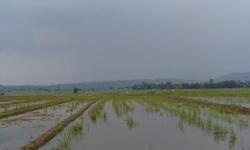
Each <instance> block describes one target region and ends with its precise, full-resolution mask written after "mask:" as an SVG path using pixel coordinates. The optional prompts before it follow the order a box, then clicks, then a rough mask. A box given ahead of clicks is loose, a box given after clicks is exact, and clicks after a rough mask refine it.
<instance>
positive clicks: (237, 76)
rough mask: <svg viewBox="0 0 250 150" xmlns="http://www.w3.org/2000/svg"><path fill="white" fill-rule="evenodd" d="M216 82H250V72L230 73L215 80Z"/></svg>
mask: <svg viewBox="0 0 250 150" xmlns="http://www.w3.org/2000/svg"><path fill="white" fill-rule="evenodd" d="M215 80H216V81H226V80H240V81H250V72H245V73H230V74H227V75H224V76H221V77H218V78H216V79H215Z"/></svg>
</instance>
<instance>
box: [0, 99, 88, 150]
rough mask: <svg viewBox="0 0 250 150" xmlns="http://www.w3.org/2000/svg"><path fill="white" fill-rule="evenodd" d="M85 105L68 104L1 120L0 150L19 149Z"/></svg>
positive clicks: (77, 103)
mask: <svg viewBox="0 0 250 150" xmlns="http://www.w3.org/2000/svg"><path fill="white" fill-rule="evenodd" d="M85 104H86V103H81V102H68V103H64V104H60V105H55V106H50V107H45V108H43V109H38V110H35V111H30V112H27V113H24V114H20V115H16V116H13V117H8V118H3V119H0V149H1V150H9V149H13V150H14V149H17V148H18V147H19V146H21V145H23V144H26V143H27V142H29V141H31V140H32V139H33V138H35V137H37V136H38V135H39V134H42V133H43V132H45V131H46V130H48V129H49V128H50V127H51V126H52V125H54V124H55V123H56V122H59V121H60V120H62V119H63V118H65V117H67V116H70V115H71V114H72V113H74V112H75V111H77V110H79V109H80V108H81V107H83V106H84V105H85Z"/></svg>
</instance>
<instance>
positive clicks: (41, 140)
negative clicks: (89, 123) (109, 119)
mask: <svg viewBox="0 0 250 150" xmlns="http://www.w3.org/2000/svg"><path fill="white" fill-rule="evenodd" d="M95 102H96V101H93V102H89V103H88V104H87V105H86V106H84V107H83V108H81V109H80V110H79V111H77V112H76V113H75V114H73V115H71V116H69V117H67V118H65V119H64V120H62V121H61V122H59V123H57V124H56V125H54V126H53V127H52V128H50V129H49V130H47V131H46V132H44V133H43V134H41V135H40V136H38V137H37V138H36V139H34V140H32V141H31V142H30V143H28V144H26V145H23V146H21V147H20V148H19V149H18V150H37V149H39V148H40V147H42V146H43V145H45V144H46V143H47V142H49V141H50V140H51V139H52V138H54V137H55V136H56V135H57V134H58V133H59V132H60V131H62V130H63V129H64V128H65V127H67V126H68V125H69V124H70V123H71V122H72V121H74V120H76V119H77V118H78V117H79V116H81V115H82V114H83V113H84V112H85V111H86V110H87V109H88V108H89V107H90V106H91V105H93V104H94V103H95Z"/></svg>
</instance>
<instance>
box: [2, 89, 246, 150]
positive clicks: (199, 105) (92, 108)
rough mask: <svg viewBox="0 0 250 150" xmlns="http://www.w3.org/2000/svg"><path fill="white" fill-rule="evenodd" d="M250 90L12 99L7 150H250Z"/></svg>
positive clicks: (26, 94) (13, 95)
mask: <svg viewBox="0 0 250 150" xmlns="http://www.w3.org/2000/svg"><path fill="white" fill-rule="evenodd" d="M249 121H250V89H247V88H246V89H245V88H242V89H199V90H198V89H197V90H196V89H190V90H183V89H174V90H126V89H122V90H96V91H81V92H78V93H77V94H73V92H71V91H56V92H55V91H54V92H42V91H41V92H38V91H36V92H33V91H23V92H6V93H5V94H4V95H0V150H35V149H40V150H81V149H84V150H98V149H102V150H128V149H131V150H166V149H169V150H182V149H185V150H250V125H249V123H250V122H249Z"/></svg>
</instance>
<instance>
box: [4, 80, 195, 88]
mask: <svg viewBox="0 0 250 150" xmlns="http://www.w3.org/2000/svg"><path fill="white" fill-rule="evenodd" d="M142 82H146V83H155V84H159V83H166V82H172V83H184V82H185V83H193V82H196V81H193V80H182V79H138V80H119V81H96V82H83V83H69V84H56V85H41V86H39V85H38V86H34V85H19V86H2V88H1V85H0V89H2V90H3V89H4V90H71V89H73V88H79V89H108V88H126V87H132V86H133V85H135V84H141V83H142Z"/></svg>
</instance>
